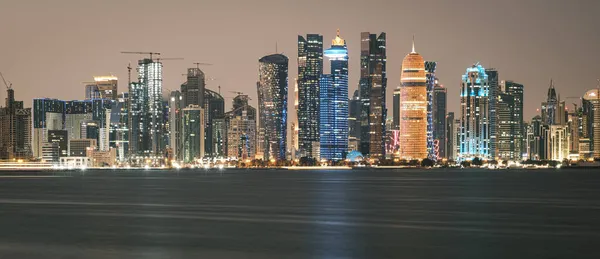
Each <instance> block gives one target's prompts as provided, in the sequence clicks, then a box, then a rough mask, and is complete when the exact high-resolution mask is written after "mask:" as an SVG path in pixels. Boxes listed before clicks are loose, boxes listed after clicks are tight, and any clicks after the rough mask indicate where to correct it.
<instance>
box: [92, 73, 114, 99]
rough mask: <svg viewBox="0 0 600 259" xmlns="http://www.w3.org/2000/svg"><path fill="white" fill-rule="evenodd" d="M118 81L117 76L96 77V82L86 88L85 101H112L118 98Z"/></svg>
mask: <svg viewBox="0 0 600 259" xmlns="http://www.w3.org/2000/svg"><path fill="white" fill-rule="evenodd" d="M117 87H118V79H117V77H115V76H95V77H94V82H91V83H88V84H87V85H86V86H85V99H86V100H92V99H110V100H117V98H118V92H117Z"/></svg>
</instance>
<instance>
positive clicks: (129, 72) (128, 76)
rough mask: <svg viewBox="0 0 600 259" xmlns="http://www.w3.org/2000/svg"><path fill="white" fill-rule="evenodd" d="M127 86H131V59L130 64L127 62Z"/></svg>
mask: <svg viewBox="0 0 600 259" xmlns="http://www.w3.org/2000/svg"><path fill="white" fill-rule="evenodd" d="M127 81H128V82H127V83H128V85H127V87H129V86H130V85H131V61H129V64H127Z"/></svg>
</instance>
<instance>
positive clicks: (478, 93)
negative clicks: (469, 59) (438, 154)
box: [458, 64, 490, 160]
mask: <svg viewBox="0 0 600 259" xmlns="http://www.w3.org/2000/svg"><path fill="white" fill-rule="evenodd" d="M460 99H461V102H460V104H461V117H460V122H461V127H460V140H459V142H460V153H459V154H458V156H459V159H461V160H468V159H472V158H474V157H479V158H482V159H487V158H490V131H489V128H490V125H489V119H488V116H490V113H489V100H490V98H489V82H488V74H487V73H486V72H485V68H483V66H481V65H480V64H475V65H473V66H471V67H469V68H467V71H466V73H465V74H464V75H463V76H462V86H461V89H460Z"/></svg>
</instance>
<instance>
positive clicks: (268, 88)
mask: <svg viewBox="0 0 600 259" xmlns="http://www.w3.org/2000/svg"><path fill="white" fill-rule="evenodd" d="M258 62H259V66H258V74H259V80H258V83H257V91H258V105H259V112H258V113H259V132H260V131H261V130H262V131H264V144H263V145H262V150H257V152H261V153H262V154H263V157H264V158H265V159H268V160H271V159H273V160H284V159H286V151H287V149H286V147H287V108H288V107H287V106H288V63H289V59H288V57H286V56H284V55H282V54H272V55H268V56H265V57H262V58H261V59H260V60H259V61H258ZM345 98H348V97H347V95H346V97H345ZM259 146H260V144H259Z"/></svg>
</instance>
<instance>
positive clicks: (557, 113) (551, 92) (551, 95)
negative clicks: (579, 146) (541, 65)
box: [542, 80, 566, 125]
mask: <svg viewBox="0 0 600 259" xmlns="http://www.w3.org/2000/svg"><path fill="white" fill-rule="evenodd" d="M542 122H543V123H544V124H545V125H564V124H565V122H566V118H565V102H564V101H562V102H561V101H560V95H557V93H556V89H555V88H554V81H553V80H550V87H549V88H548V95H547V99H546V101H545V102H543V103H542Z"/></svg>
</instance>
